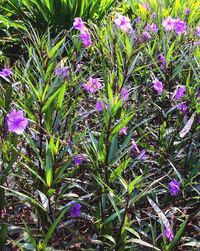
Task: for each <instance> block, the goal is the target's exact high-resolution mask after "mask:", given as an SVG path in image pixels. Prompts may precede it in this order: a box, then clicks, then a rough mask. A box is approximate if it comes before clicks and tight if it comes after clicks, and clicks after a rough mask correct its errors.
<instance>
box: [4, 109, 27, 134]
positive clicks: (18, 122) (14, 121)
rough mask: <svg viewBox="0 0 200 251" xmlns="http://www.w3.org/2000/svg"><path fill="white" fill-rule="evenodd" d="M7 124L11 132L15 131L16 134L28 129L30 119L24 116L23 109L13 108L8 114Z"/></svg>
mask: <svg viewBox="0 0 200 251" xmlns="http://www.w3.org/2000/svg"><path fill="white" fill-rule="evenodd" d="M7 124H8V131H9V132H15V133H16V134H18V135H20V134H23V132H24V130H25V129H26V127H27V125H28V120H27V118H25V117H24V114H23V111H22V110H20V111H15V110H13V111H12V112H10V113H9V114H8V118H7Z"/></svg>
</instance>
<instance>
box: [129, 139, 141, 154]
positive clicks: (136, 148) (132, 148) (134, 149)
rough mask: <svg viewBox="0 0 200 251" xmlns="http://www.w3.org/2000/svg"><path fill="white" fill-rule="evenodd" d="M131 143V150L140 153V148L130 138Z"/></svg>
mask: <svg viewBox="0 0 200 251" xmlns="http://www.w3.org/2000/svg"><path fill="white" fill-rule="evenodd" d="M131 144H132V147H131V150H133V151H136V152H137V153H140V150H139V149H138V146H137V144H136V142H135V140H134V139H132V140H131Z"/></svg>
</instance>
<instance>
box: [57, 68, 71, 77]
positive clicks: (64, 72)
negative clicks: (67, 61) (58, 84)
mask: <svg viewBox="0 0 200 251" xmlns="http://www.w3.org/2000/svg"><path fill="white" fill-rule="evenodd" d="M67 71H68V67H66V66H65V67H59V68H58V69H57V70H56V71H55V74H56V75H57V76H63V77H67Z"/></svg>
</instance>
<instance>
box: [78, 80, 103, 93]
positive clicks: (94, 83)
mask: <svg viewBox="0 0 200 251" xmlns="http://www.w3.org/2000/svg"><path fill="white" fill-rule="evenodd" d="M82 86H83V88H84V89H85V90H86V91H88V92H90V93H94V92H96V91H97V90H99V89H101V88H102V84H101V82H100V79H99V78H89V79H88V81H87V83H85V84H83V85H82Z"/></svg>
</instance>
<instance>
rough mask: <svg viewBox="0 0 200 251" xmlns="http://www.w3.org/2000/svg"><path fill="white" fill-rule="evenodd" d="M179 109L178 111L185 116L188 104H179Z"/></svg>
mask: <svg viewBox="0 0 200 251" xmlns="http://www.w3.org/2000/svg"><path fill="white" fill-rule="evenodd" d="M177 109H178V110H182V111H183V114H185V113H186V111H187V105H186V104H183V103H180V104H178V106H177Z"/></svg>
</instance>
